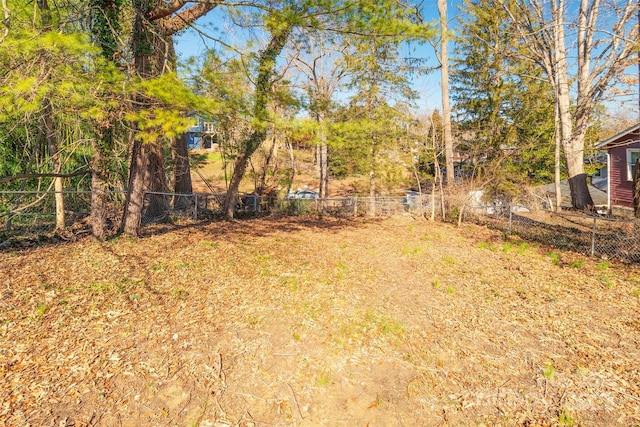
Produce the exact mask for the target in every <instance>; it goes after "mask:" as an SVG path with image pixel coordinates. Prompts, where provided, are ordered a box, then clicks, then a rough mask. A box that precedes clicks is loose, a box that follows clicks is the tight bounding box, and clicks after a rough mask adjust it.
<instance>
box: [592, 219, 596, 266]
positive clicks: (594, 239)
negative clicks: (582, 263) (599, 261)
mask: <svg viewBox="0 0 640 427" xmlns="http://www.w3.org/2000/svg"><path fill="white" fill-rule="evenodd" d="M596 221H597V218H595V217H594V218H593V231H592V232H591V256H592V257H593V256H594V255H595V253H596Z"/></svg>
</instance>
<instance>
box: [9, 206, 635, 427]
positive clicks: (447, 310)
mask: <svg viewBox="0 0 640 427" xmlns="http://www.w3.org/2000/svg"><path fill="white" fill-rule="evenodd" d="M146 231H147V233H148V236H147V237H144V238H141V239H139V240H130V239H127V238H118V239H115V240H111V241H109V242H106V243H97V242H94V241H92V240H90V239H86V240H82V241H79V242H73V243H64V244H63V243H60V244H55V245H44V246H35V245H33V246H30V245H28V244H25V246H24V247H21V248H9V249H6V250H5V251H4V252H2V253H0V278H2V279H1V281H0V425H7V426H26V425H31V426H56V427H62V426H94V425H95V426H207V427H214V426H215V427H224V426H273V425H276V426H418V425H419V426H478V425H487V426H489V425H490V426H515V425H518V426H538V425H540V426H552V425H554V426H555V425H567V426H569V425H575V426H577V425H581V426H633V425H636V426H638V425H640V317H639V316H640V314H639V313H640V310H639V308H640V270H639V269H638V268H637V267H632V266H624V265H619V264H615V263H613V262H608V261H603V260H596V259H589V258H584V257H581V256H578V255H575V254H571V253H560V252H557V251H556V252H551V251H549V250H547V249H545V248H544V247H536V246H534V245H532V244H531V245H530V244H527V243H525V242H521V241H517V240H504V239H503V236H502V235H501V234H499V233H497V232H494V231H490V230H487V229H484V228H481V227H478V226H466V225H463V227H461V228H455V227H454V226H450V225H447V224H440V223H431V222H428V221H422V220H415V219H412V218H407V217H398V218H392V219H386V220H375V221H374V220H359V221H353V220H350V221H343V220H335V219H322V220H319V219H317V218H315V217H298V218H273V217H272V218H265V219H257V220H249V221H239V222H234V223H207V224H201V223H200V224H192V223H181V224H175V225H173V226H167V227H161V226H157V227H155V228H148V229H146Z"/></svg>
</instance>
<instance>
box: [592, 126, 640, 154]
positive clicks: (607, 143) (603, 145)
mask: <svg viewBox="0 0 640 427" xmlns="http://www.w3.org/2000/svg"><path fill="white" fill-rule="evenodd" d="M638 130H640V123H638V124H637V125H635V126H631V127H630V128H628V129H625V130H623V131H622V132H620V133H619V134H617V135H613V136H612V137H611V138H609V139H605V140H604V141H600V142H598V143H597V144H596V148H598V149H602V148H609V146H610V145H613V144H614V143H615V142H617V141H618V140H620V139H622V138H624V137H625V136H627V135H629V134H631V133H634V132H638ZM632 142H637V141H629V142H626V143H624V144H622V145H627V144H631V143H632Z"/></svg>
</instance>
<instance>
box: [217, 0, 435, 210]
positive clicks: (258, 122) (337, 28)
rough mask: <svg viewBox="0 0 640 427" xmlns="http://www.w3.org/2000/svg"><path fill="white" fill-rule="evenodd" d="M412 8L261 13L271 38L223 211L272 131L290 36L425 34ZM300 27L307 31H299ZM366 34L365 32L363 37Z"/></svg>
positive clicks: (312, 4) (341, 5) (363, 6)
mask: <svg viewBox="0 0 640 427" xmlns="http://www.w3.org/2000/svg"><path fill="white" fill-rule="evenodd" d="M413 12H414V10H413V9H412V8H409V7H407V6H406V5H405V4H403V3H400V2H395V1H385V2H383V3H381V2H379V1H378V2H368V1H364V2H356V3H351V2H342V1H340V0H335V1H316V0H308V1H304V2H295V3H285V4H284V5H283V6H282V7H281V8H280V9H275V8H268V9H267V11H266V12H265V13H264V14H263V15H261V16H262V18H263V19H264V21H263V24H264V25H263V27H262V29H263V31H264V32H265V33H266V34H268V40H269V41H268V43H267V45H266V46H265V48H264V49H263V50H261V51H260V52H259V53H258V55H257V60H256V76H255V79H254V81H255V86H254V94H253V99H254V101H253V108H252V116H253V131H252V133H251V135H250V136H249V137H248V138H247V139H246V140H245V141H244V142H243V146H242V149H241V151H240V153H239V155H238V157H237V158H236V161H235V165H234V171H233V175H232V177H231V181H230V184H229V189H228V192H227V198H226V200H225V204H224V214H225V216H226V217H227V218H229V219H232V218H233V216H234V209H235V204H236V200H237V197H238V188H239V185H240V181H241V179H242V177H243V176H244V173H245V170H246V166H247V162H248V160H249V158H250V157H251V155H252V154H253V153H254V152H255V151H256V150H257V148H258V147H259V146H260V145H261V144H262V143H263V141H264V140H265V138H266V136H267V135H268V131H267V126H268V123H269V120H270V118H269V110H268V101H269V96H270V91H271V88H272V86H273V83H274V81H275V80H277V73H276V65H277V59H278V57H279V56H280V54H281V52H282V50H283V49H284V47H285V45H286V44H287V42H288V41H289V38H290V37H291V36H296V37H297V36H302V35H303V33H304V32H308V31H310V30H311V29H314V30H316V31H330V32H337V33H351V34H358V35H361V36H363V37H361V40H360V41H365V40H372V39H379V40H382V39H386V40H389V41H390V43H399V42H400V41H401V40H407V39H410V38H418V37H423V38H424V37H425V35H426V34H425V31H424V30H425V28H426V27H424V26H420V25H415V24H414V23H413V22H412V21H411V19H410V18H411V16H412V13H413ZM297 30H304V31H301V32H298V33H296V31H297ZM365 35H366V37H365Z"/></svg>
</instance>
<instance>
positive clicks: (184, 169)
mask: <svg viewBox="0 0 640 427" xmlns="http://www.w3.org/2000/svg"><path fill="white" fill-rule="evenodd" d="M171 142H172V150H171V153H172V156H173V174H174V180H173V182H174V192H175V193H176V194H178V195H176V196H175V199H174V201H173V207H174V208H175V209H179V210H184V209H186V208H188V207H189V202H190V198H189V196H186V194H191V193H193V185H192V183H191V170H190V168H189V148H188V146H187V135H186V134H182V135H179V136H177V137H175V138H173V140H172V141H171Z"/></svg>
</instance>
